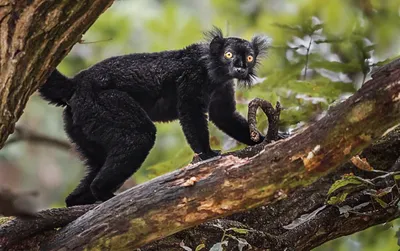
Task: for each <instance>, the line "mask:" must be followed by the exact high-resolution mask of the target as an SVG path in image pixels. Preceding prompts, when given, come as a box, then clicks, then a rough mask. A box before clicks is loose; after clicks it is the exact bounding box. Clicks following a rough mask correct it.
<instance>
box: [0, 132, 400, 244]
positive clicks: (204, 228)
mask: <svg viewBox="0 0 400 251" xmlns="http://www.w3.org/2000/svg"><path fill="white" fill-rule="evenodd" d="M398 149H400V127H397V128H396V129H395V130H394V131H392V132H390V133H389V134H388V135H387V136H385V137H383V138H382V139H380V140H379V141H378V142H376V143H375V144H373V145H372V146H370V147H368V148H367V149H366V150H364V152H363V157H365V158H367V160H368V161H369V163H370V164H371V165H372V166H373V167H375V168H377V169H380V170H385V171H396V170H397V171H400V166H397V167H394V168H393V169H391V168H390V167H391V166H392V164H393V163H394V162H395V160H396V158H397V156H398V155H399V153H398ZM242 151H244V150H242ZM239 152H241V151H238V152H236V153H239ZM246 152H247V153H248V152H249V151H246ZM397 165H400V162H398V163H397ZM350 172H353V173H355V174H357V175H362V176H364V177H373V176H376V174H374V173H371V172H365V171H361V170H359V169H357V168H356V167H355V166H354V165H352V164H351V163H346V164H344V165H343V166H341V167H340V168H339V169H338V170H337V171H335V172H333V173H332V174H330V175H328V176H325V177H322V178H321V179H319V180H318V181H317V182H314V183H313V184H312V185H311V186H309V187H306V188H303V189H299V190H297V191H295V192H294V193H292V194H290V195H288V197H287V198H286V199H283V200H281V201H279V202H277V203H274V204H272V205H270V206H266V207H265V206H263V207H258V208H256V209H253V210H250V211H247V212H243V213H239V214H235V215H233V216H230V217H229V219H220V220H215V221H211V222H209V223H203V224H201V225H199V226H197V227H195V228H191V229H188V230H185V231H182V232H179V233H177V234H175V235H172V236H169V237H167V238H164V239H162V240H160V241H157V242H154V243H152V244H149V245H147V246H146V247H143V248H141V250H149V251H150V250H177V247H179V245H180V243H181V242H182V241H183V243H185V245H186V246H189V247H192V248H193V249H194V248H195V247H196V246H197V245H199V244H201V243H203V244H205V245H206V247H207V248H210V247H211V246H212V245H213V244H215V243H217V242H219V241H220V240H221V238H222V235H223V230H224V229H229V228H232V227H235V228H242V229H249V230H252V231H249V232H248V233H247V234H245V235H243V234H240V235H238V234H236V235H237V237H241V238H244V239H246V240H247V242H249V243H250V244H251V245H252V246H253V247H255V248H258V249H267V248H270V249H271V250H283V249H284V248H283V247H288V248H290V247H296V248H295V250H302V249H303V250H309V249H311V248H312V247H315V246H318V245H319V244H321V243H323V242H325V241H328V240H331V239H334V238H337V237H339V236H342V235H345V234H351V233H353V232H357V231H360V230H362V229H364V228H366V227H369V226H371V225H376V224H379V223H382V222H387V221H389V220H391V219H393V217H395V216H396V215H397V213H398V212H395V213H392V212H391V210H390V209H389V210H388V209H384V208H382V207H380V206H376V207H375V209H374V210H376V209H378V210H376V211H374V213H373V215H374V216H373V217H372V218H368V221H365V219H366V218H363V217H360V216H359V215H357V214H350V215H349V217H347V218H346V217H345V216H344V215H339V214H338V210H337V208H336V207H333V206H331V207H327V208H325V209H324V210H322V211H321V212H320V213H319V214H318V215H317V216H316V217H315V218H314V219H313V222H323V223H324V224H322V225H318V224H311V222H308V224H305V225H304V226H302V227H301V228H295V229H292V230H286V229H284V228H283V226H284V225H288V224H290V223H291V222H293V221H294V220H295V219H297V218H299V217H300V216H301V215H303V214H306V213H310V212H312V211H313V210H314V209H315V208H319V207H321V206H323V205H324V203H325V201H326V193H327V191H328V189H329V187H330V186H331V185H332V183H333V182H334V181H335V180H337V179H339V178H340V177H341V176H342V175H343V174H345V173H350ZM387 179H389V182H390V181H391V180H390V177H387ZM396 196H397V195H396ZM352 198H353V199H352V200H353V202H352V203H354V198H356V199H358V197H357V196H355V195H354V197H352ZM396 198H397V197H396ZM368 201H371V200H370V199H368ZM355 202H356V203H358V204H361V203H363V202H365V199H364V200H360V201H358V200H356V201H355ZM345 203H346V204H349V203H350V201H348V200H346V201H345ZM93 207H94V206H87V207H72V208H65V209H52V210H46V211H43V212H41V213H40V214H41V216H42V217H41V219H39V220H40V221H39V222H38V221H26V220H21V219H15V220H13V221H10V222H8V223H7V224H5V225H3V226H1V228H0V247H2V246H3V247H5V246H6V245H7V244H13V243H14V244H15V243H18V245H13V246H12V249H13V250H22V249H23V250H29V249H30V248H32V247H36V246H37V243H38V241H37V239H40V240H43V239H45V238H47V237H48V236H49V235H48V234H47V233H46V234H45V235H44V236H41V235H40V236H39V237H38V236H36V237H35V238H34V239H27V240H25V241H23V240H24V239H25V238H26V237H27V236H30V235H35V234H38V233H42V232H44V231H46V230H51V229H54V228H56V227H62V226H64V225H66V224H67V223H69V222H71V221H73V220H75V219H76V218H77V217H79V216H80V215H82V214H83V213H85V212H86V211H87V210H89V209H92V208H93ZM366 209H368V207H367V208H366ZM53 211H56V213H57V212H60V214H59V216H57V217H63V218H64V219H63V220H61V221H60V220H59V219H57V220H53V217H54V214H55V213H54V212H53ZM320 226H323V227H324V230H325V231H319V233H320V234H319V235H315V230H316V229H318V228H319V227H320ZM338 226H340V227H338ZM300 230H301V231H300ZM228 233H229V234H234V235H235V233H234V232H233V233H232V231H228ZM304 233H307V234H304ZM321 233H323V234H321ZM299 237H301V238H300V240H298V239H299ZM2 238H3V239H2ZM283 240H286V242H284V241H283ZM287 240H298V241H296V243H295V244H293V243H288V242H287ZM278 244H279V245H278ZM30 245H32V246H30ZM229 245H230V246H229V248H231V249H233V250H235V249H234V246H236V245H237V244H236V241H234V240H230V241H229Z"/></svg>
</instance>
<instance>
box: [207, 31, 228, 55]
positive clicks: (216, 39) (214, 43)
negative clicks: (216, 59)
mask: <svg viewBox="0 0 400 251" xmlns="http://www.w3.org/2000/svg"><path fill="white" fill-rule="evenodd" d="M205 36H206V38H207V40H208V41H210V53H211V54H217V53H218V52H220V51H221V49H222V47H223V46H224V43H225V40H224V36H223V34H222V31H221V29H220V28H217V27H215V26H214V27H213V29H212V30H210V31H208V32H206V33H205Z"/></svg>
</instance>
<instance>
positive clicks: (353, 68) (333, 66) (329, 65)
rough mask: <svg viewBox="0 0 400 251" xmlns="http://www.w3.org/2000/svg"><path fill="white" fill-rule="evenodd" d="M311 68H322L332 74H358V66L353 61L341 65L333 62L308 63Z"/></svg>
mask: <svg viewBox="0 0 400 251" xmlns="http://www.w3.org/2000/svg"><path fill="white" fill-rule="evenodd" d="M310 67H311V68H323V69H326V70H330V71H333V72H343V73H352V72H359V71H360V70H361V69H360V64H359V63H358V62H357V61H355V60H353V61H351V62H349V63H341V62H334V61H324V60H321V61H314V62H310Z"/></svg>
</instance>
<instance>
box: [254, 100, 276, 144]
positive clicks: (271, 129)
mask: <svg viewBox="0 0 400 251" xmlns="http://www.w3.org/2000/svg"><path fill="white" fill-rule="evenodd" d="M259 107H261V109H262V110H263V112H264V113H265V115H267V117H268V132H267V135H266V137H265V139H264V141H266V142H267V143H271V142H272V141H273V140H277V139H278V124H279V116H280V114H281V110H282V108H281V104H280V103H279V102H276V106H275V108H274V107H273V106H272V104H271V103H270V102H268V101H266V100H263V99H260V98H255V99H253V100H252V101H251V102H250V103H249V109H248V114H247V119H248V121H249V128H250V137H251V139H252V140H253V141H254V142H257V141H259V140H260V135H261V133H260V132H259V131H258V129H257V110H258V108H259Z"/></svg>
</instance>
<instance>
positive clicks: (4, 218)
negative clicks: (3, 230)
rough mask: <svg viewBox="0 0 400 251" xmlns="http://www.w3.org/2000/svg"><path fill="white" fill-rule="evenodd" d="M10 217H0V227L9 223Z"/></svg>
mask: <svg viewBox="0 0 400 251" xmlns="http://www.w3.org/2000/svg"><path fill="white" fill-rule="evenodd" d="M10 220H11V218H10V217H0V225H3V224H4V223H6V222H8V221H10Z"/></svg>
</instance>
